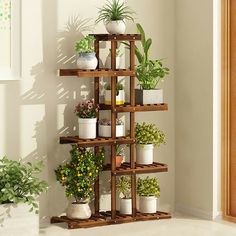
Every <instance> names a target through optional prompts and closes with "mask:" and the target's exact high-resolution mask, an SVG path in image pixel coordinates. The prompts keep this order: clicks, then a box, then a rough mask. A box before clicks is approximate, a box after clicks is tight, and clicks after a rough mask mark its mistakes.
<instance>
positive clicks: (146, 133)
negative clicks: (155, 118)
mask: <svg viewBox="0 0 236 236" xmlns="http://www.w3.org/2000/svg"><path fill="white" fill-rule="evenodd" d="M135 143H136V144H141V145H145V144H153V145H154V146H157V147H159V146H160V145H161V144H165V143H166V141H165V134H164V133H163V131H161V130H160V129H159V128H157V127H156V125H155V124H147V123H145V122H143V123H141V124H139V123H137V124H136V125H135Z"/></svg>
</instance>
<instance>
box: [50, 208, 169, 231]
mask: <svg viewBox="0 0 236 236" xmlns="http://www.w3.org/2000/svg"><path fill="white" fill-rule="evenodd" d="M169 218H171V215H170V214H169V213H166V212H160V211H157V212H156V213H153V214H143V213H140V212H137V213H136V217H132V216H131V215H122V214H120V213H119V212H118V211H117V213H116V219H111V212H110V211H107V212H100V213H99V214H98V215H92V216H91V217H90V218H89V219H87V220H75V219H69V218H67V217H66V216H60V217H57V216H54V217H52V218H51V223H52V224H54V223H66V224H67V225H68V228H69V229H76V228H90V227H96V226H103V225H112V224H122V223H129V222H136V221H146V220H161V219H169Z"/></svg>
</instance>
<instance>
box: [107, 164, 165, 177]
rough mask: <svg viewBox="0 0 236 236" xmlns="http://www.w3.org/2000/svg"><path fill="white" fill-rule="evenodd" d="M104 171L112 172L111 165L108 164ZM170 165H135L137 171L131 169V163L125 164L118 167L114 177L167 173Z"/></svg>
mask: <svg viewBox="0 0 236 236" xmlns="http://www.w3.org/2000/svg"><path fill="white" fill-rule="evenodd" d="M103 170H104V171H110V170H111V164H107V165H105V166H104V168H103ZM167 171H168V165H166V164H163V163H158V162H153V164H151V165H140V164H136V163H135V169H132V168H131V167H130V163H128V162H125V163H123V164H122V165H121V167H117V168H116V171H113V172H112V174H113V175H117V176H118V175H130V174H133V173H135V174H145V173H155V172H167Z"/></svg>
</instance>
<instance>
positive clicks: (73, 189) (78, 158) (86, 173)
mask: <svg viewBox="0 0 236 236" xmlns="http://www.w3.org/2000/svg"><path fill="white" fill-rule="evenodd" d="M70 155H71V160H70V161H69V162H68V163H66V164H65V165H59V166H58V168H57V169H56V170H55V174H56V178H57V180H58V181H59V182H60V183H61V185H62V186H64V187H65V188H66V190H65V192H66V196H67V197H70V196H73V197H74V198H75V200H76V202H85V201H88V200H89V199H91V198H92V196H93V185H94V183H95V180H96V178H97V177H98V175H99V174H100V172H101V171H102V168H103V164H104V155H105V151H104V148H100V149H99V150H98V152H97V153H96V154H95V153H94V151H92V150H88V149H86V148H82V147H77V146H76V145H72V149H71V151H70Z"/></svg>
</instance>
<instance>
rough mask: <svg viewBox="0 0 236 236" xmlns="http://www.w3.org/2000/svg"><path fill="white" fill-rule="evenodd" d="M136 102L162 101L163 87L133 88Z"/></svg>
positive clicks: (154, 102) (157, 102)
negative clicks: (149, 88)
mask: <svg viewBox="0 0 236 236" xmlns="http://www.w3.org/2000/svg"><path fill="white" fill-rule="evenodd" d="M135 102H136V104H142V105H143V104H159V103H163V89H151V90H143V89H135Z"/></svg>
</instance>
